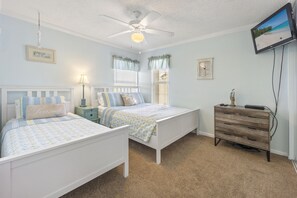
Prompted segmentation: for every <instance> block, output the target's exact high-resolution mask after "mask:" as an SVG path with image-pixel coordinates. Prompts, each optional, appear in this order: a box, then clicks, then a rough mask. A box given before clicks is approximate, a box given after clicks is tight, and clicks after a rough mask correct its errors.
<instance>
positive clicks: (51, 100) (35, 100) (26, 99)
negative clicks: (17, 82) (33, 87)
mask: <svg viewBox="0 0 297 198" xmlns="http://www.w3.org/2000/svg"><path fill="white" fill-rule="evenodd" d="M62 103H65V97H64V96H53V97H30V96H23V97H22V98H21V115H22V116H21V117H22V118H23V119H26V109H27V105H40V104H62Z"/></svg>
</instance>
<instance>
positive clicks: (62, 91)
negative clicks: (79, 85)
mask: <svg viewBox="0 0 297 198" xmlns="http://www.w3.org/2000/svg"><path fill="white" fill-rule="evenodd" d="M73 90H74V89H73V88H59V87H1V126H2V127H3V126H4V124H5V123H6V122H7V121H8V120H10V119H12V118H15V104H14V101H15V100H16V99H18V98H20V97H22V96H33V97H50V96H64V97H65V100H66V108H67V111H68V112H73V111H74V91H73Z"/></svg>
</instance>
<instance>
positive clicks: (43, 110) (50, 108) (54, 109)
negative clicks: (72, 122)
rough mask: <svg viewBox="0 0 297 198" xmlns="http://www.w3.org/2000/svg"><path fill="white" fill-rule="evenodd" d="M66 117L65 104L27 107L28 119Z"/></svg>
mask: <svg viewBox="0 0 297 198" xmlns="http://www.w3.org/2000/svg"><path fill="white" fill-rule="evenodd" d="M65 115H66V107H65V104H42V105H27V108H26V119H27V120H33V119H40V118H52V117H61V116H65Z"/></svg>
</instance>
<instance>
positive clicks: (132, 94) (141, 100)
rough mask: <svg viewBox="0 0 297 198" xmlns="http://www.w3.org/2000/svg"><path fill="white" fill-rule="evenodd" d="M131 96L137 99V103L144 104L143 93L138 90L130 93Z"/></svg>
mask: <svg viewBox="0 0 297 198" xmlns="http://www.w3.org/2000/svg"><path fill="white" fill-rule="evenodd" d="M129 95H130V96H132V97H133V98H134V99H135V101H136V104H142V103H144V98H143V96H142V94H141V93H139V92H137V93H129Z"/></svg>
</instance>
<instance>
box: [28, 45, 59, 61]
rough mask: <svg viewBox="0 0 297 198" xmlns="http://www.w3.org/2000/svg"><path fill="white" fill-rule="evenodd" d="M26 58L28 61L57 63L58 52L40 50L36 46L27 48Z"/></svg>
mask: <svg viewBox="0 0 297 198" xmlns="http://www.w3.org/2000/svg"><path fill="white" fill-rule="evenodd" d="M26 58H27V60H28V61H35V62H43V63H51V64H55V63H56V51H55V50H52V49H46V48H38V47H34V46H29V45H27V46H26Z"/></svg>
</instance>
